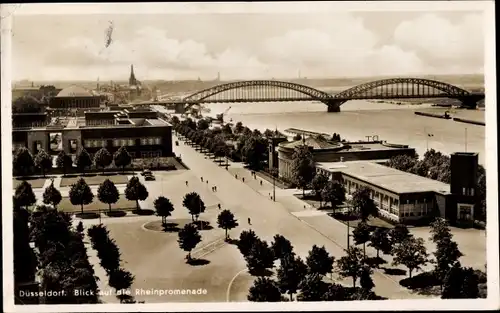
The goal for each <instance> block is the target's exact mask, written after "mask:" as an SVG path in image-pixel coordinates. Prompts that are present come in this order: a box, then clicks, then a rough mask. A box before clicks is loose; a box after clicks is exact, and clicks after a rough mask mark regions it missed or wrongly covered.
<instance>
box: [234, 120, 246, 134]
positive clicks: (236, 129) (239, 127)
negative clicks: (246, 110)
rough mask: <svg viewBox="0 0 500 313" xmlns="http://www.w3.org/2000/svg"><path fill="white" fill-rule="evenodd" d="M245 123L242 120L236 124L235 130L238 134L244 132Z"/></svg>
mask: <svg viewBox="0 0 500 313" xmlns="http://www.w3.org/2000/svg"><path fill="white" fill-rule="evenodd" d="M243 128H244V127H243V123H242V122H237V123H236V125H234V132H235V133H236V134H240V133H242V132H243Z"/></svg>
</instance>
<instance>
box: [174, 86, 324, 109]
mask: <svg viewBox="0 0 500 313" xmlns="http://www.w3.org/2000/svg"><path fill="white" fill-rule="evenodd" d="M257 86H264V87H275V88H281V89H288V90H293V91H296V92H299V93H302V94H304V95H307V96H309V97H311V100H317V101H321V102H324V103H327V101H328V100H330V99H333V96H332V95H331V94H328V93H326V92H324V91H321V90H318V89H315V88H312V87H308V86H305V85H301V84H296V83H291V82H284V81H278V80H249V81H238V82H232V83H226V84H221V85H217V86H214V87H210V88H206V89H203V90H200V91H198V92H195V93H193V94H191V95H189V96H187V97H185V98H184V99H183V101H185V102H186V103H188V106H189V105H192V104H196V102H198V101H203V100H205V99H206V98H208V97H211V96H214V95H216V94H219V93H222V92H225V91H229V90H233V89H240V88H247V87H257Z"/></svg>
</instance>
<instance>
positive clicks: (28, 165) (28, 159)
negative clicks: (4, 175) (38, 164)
mask: <svg viewBox="0 0 500 313" xmlns="http://www.w3.org/2000/svg"><path fill="white" fill-rule="evenodd" d="M12 161H13V162H12V167H13V169H14V172H15V173H16V175H21V176H28V175H32V174H33V172H34V168H35V162H34V161H33V156H32V155H31V153H30V151H29V150H28V149H27V148H24V147H23V148H20V149H18V150H17V151H16V154H15V155H14V158H13V160H12Z"/></svg>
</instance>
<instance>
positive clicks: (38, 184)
mask: <svg viewBox="0 0 500 313" xmlns="http://www.w3.org/2000/svg"><path fill="white" fill-rule="evenodd" d="M23 180H24V179H18V178H14V179H13V180H12V186H13V187H14V189H16V188H17V186H19V184H21V183H22V182H23ZM25 180H26V181H27V182H28V183H30V185H31V188H42V187H43V185H44V184H45V181H46V180H47V178H35V179H29V178H28V179H25Z"/></svg>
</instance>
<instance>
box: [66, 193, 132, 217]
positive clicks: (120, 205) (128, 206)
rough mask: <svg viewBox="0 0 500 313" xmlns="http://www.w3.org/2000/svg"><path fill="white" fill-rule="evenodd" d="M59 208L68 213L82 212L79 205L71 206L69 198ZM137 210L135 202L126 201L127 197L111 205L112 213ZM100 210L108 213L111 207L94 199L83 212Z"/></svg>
mask: <svg viewBox="0 0 500 313" xmlns="http://www.w3.org/2000/svg"><path fill="white" fill-rule="evenodd" d="M57 208H58V209H59V210H61V211H64V212H67V213H78V212H81V207H80V206H79V205H73V204H71V201H69V198H68V197H64V198H62V201H61V203H59V205H58V206H57ZM135 208H136V203H135V201H129V200H127V199H125V195H120V199H119V200H118V202H117V203H115V204H112V205H111V211H118V210H123V211H130V210H134V209H135ZM99 209H100V210H101V211H102V212H104V211H108V210H109V206H108V205H107V204H106V203H102V202H101V201H99V199H97V197H94V201H93V202H92V203H91V204H88V205H84V206H83V212H98V211H99Z"/></svg>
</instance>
